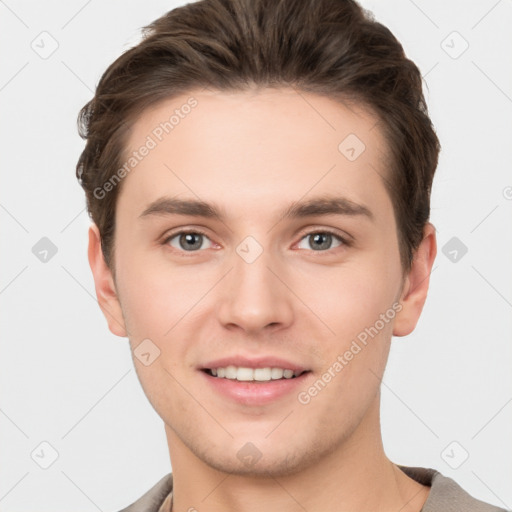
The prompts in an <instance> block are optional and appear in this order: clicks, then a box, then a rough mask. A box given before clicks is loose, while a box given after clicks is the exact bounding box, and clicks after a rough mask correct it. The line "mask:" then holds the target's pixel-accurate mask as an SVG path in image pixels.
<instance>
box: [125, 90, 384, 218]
mask: <svg viewBox="0 0 512 512" xmlns="http://www.w3.org/2000/svg"><path fill="white" fill-rule="evenodd" d="M125 149H126V153H125V155H124V163H127V162H128V161H129V160H131V164H133V165H128V166H126V169H128V170H129V172H127V173H126V177H125V178H124V181H125V182H124V183H123V191H122V193H121V194H120V198H119V201H118V203H122V202H127V201H129V203H130V204H131V205H136V206H137V207H138V208H139V210H140V211H142V210H143V208H144V206H145V205H147V204H148V202H150V201H152V200H155V199H156V198H157V197H159V196H162V195H165V194H167V195H169V194H170V195H173V194H178V195H182V196H186V197H194V196H195V198H197V197H201V199H211V198H214V199H215V200H216V202H217V203H218V202H223V201H224V202H226V203H229V204H230V205H232V206H233V207H234V208H235V207H240V208H241V209H244V206H248V205H250V204H251V203H252V202H257V201H261V199H262V197H266V198H269V199H272V198H273V199H276V200H277V199H279V200H286V199H287V198H288V199H289V200H290V201H292V200H297V199H298V197H299V196H305V195H307V194H310V193H311V194H314V193H315V192H318V193H325V192H337V193H340V194H343V195H345V196H349V198H350V199H351V200H353V201H355V202H359V203H366V204H371V203H375V202H379V200H380V201H381V202H382V201H385V200H386V198H385V197H384V196H385V189H384V184H383V178H384V177H385V176H386V173H387V167H388V165H387V146H386V143H385V141H384V138H383V136H382V133H381V130H380V125H379V124H378V123H377V118H376V117H375V116H374V115H372V114H371V113H370V112H369V111H368V110H366V109H364V108H362V106H361V105H353V104H351V105H347V104H343V103H340V102H339V101H335V100H333V99H331V98H327V97H323V96H319V95H315V94H311V93H305V92H299V91H297V90H295V89H293V88H281V89H263V90H258V91H256V90H254V91H248V92H224V91H223V92H219V91H209V90H203V91H198V90H196V91H191V92H190V93H188V94H183V95H180V96H176V97H174V98H170V99H166V100H164V101H161V102H159V103H158V104H156V105H154V106H152V107H151V108H148V109H147V110H146V111H144V112H143V113H142V115H140V116H139V118H138V119H137V120H136V122H135V123H134V124H133V126H132V130H131V133H130V136H129V138H128V140H127V144H126V148H125ZM134 155H136V156H134ZM118 205H119V204H118ZM267 206H268V205H267ZM388 206H389V204H388Z"/></svg>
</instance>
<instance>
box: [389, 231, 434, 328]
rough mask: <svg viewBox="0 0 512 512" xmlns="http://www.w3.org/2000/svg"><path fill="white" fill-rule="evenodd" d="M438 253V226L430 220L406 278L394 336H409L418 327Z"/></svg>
mask: <svg viewBox="0 0 512 512" xmlns="http://www.w3.org/2000/svg"><path fill="white" fill-rule="evenodd" d="M436 254H437V242H436V228H435V227H434V226H433V224H431V223H430V222H428V223H427V224H426V226H425V228H424V230H423V240H422V241H421V243H420V245H419V247H418V249H416V251H415V253H414V258H413V262H412V266H411V270H410V271H409V273H408V274H407V276H406V278H405V280H404V285H403V288H402V293H401V296H400V303H401V304H402V309H401V310H400V312H399V313H398V314H397V315H396V317H395V323H394V327H393V336H407V334H410V333H411V332H412V331H413V330H414V328H415V327H416V324H417V323H418V320H419V318H420V315H421V311H422V310H423V305H424V304H425V300H426V299H427V292H428V285H429V282H430V274H431V272H432V265H433V264H434V260H435V257H436Z"/></svg>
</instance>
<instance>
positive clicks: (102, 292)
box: [88, 223, 127, 337]
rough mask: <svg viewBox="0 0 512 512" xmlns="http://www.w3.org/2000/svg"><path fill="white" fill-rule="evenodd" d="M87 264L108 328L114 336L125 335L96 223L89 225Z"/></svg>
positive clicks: (124, 327)
mask: <svg viewBox="0 0 512 512" xmlns="http://www.w3.org/2000/svg"><path fill="white" fill-rule="evenodd" d="M88 258H89V265H90V267H91V271H92V274H93V278H94V286H95V289H96V297H97V299H98V304H99V306H100V308H101V310H102V312H103V314H104V316H105V318H106V319H107V323H108V328H109V329H110V331H111V332H112V334H115V335H116V336H121V337H126V336H127V331H126V326H125V322H124V319H123V314H122V310H121V304H120V302H119V299H118V296H117V291H116V288H115V284H114V279H113V277H112V271H111V270H110V268H109V267H108V266H107V264H106V263H105V259H104V257H103V251H102V249H101V237H100V232H99V229H98V227H97V226H96V224H94V223H93V224H91V226H90V227H89V249H88Z"/></svg>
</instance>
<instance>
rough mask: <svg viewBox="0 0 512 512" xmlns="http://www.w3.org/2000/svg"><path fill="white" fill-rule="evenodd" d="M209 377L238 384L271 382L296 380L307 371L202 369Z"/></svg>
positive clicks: (274, 368) (288, 369)
mask: <svg viewBox="0 0 512 512" xmlns="http://www.w3.org/2000/svg"><path fill="white" fill-rule="evenodd" d="M202 371H203V372H205V373H206V374H207V375H209V376H210V377H215V378H217V379H227V380H233V381H238V382H262V383H264V382H271V381H278V380H288V379H296V378H298V377H300V376H301V375H303V374H305V373H309V370H292V369H290V368H278V367H270V366H267V367H264V368H251V367H247V366H234V365H229V366H219V367H217V368H203V369H202Z"/></svg>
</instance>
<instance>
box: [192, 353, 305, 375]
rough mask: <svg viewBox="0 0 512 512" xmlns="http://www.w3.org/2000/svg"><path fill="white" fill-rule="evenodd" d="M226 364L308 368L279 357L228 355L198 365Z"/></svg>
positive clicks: (288, 368)
mask: <svg viewBox="0 0 512 512" xmlns="http://www.w3.org/2000/svg"><path fill="white" fill-rule="evenodd" d="M227 366H238V367H243V368H282V369H283V370H293V371H295V372H304V371H307V370H308V369H307V368H306V367H304V366H302V365H300V364H296V363H292V362H291V361H287V360H286V359H281V358H279V357H273V356H265V357H251V358H249V357H244V356H230V357H223V358H221V359H215V360H214V361H209V362H207V363H205V364H204V365H203V366H201V367H200V369H201V370H211V369H212V368H213V369H215V368H226V367H227Z"/></svg>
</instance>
